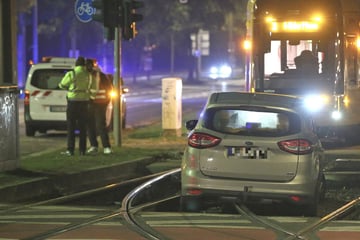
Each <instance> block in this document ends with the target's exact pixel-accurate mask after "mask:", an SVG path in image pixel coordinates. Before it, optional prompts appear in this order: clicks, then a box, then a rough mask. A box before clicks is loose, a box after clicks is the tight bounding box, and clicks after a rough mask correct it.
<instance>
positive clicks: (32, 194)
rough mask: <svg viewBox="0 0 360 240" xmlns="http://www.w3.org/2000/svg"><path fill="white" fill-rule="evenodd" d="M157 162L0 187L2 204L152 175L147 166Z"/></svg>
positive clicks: (147, 160) (150, 160)
mask: <svg viewBox="0 0 360 240" xmlns="http://www.w3.org/2000/svg"><path fill="white" fill-rule="evenodd" d="M155 162H156V159H154V158H144V159H138V160H132V161H129V162H125V163H120V164H116V165H112V166H106V167H101V168H97V169H91V170H88V171H84V172H80V173H73V174H66V175H62V176H48V177H39V178H37V179H35V180H32V181H28V182H24V183H21V184H18V185H14V186H7V187H4V188H0V195H1V200H0V202H3V203H19V202H26V201H34V200H35V201H36V200H39V201H40V200H41V199H46V198H49V197H51V198H52V197H60V196H64V195H68V194H71V193H75V192H80V191H85V190H88V189H91V188H96V187H101V186H104V185H107V184H109V183H114V182H119V181H122V180H128V179H131V178H136V177H141V176H144V175H146V174H149V170H148V169H147V166H148V165H150V164H152V163H155Z"/></svg>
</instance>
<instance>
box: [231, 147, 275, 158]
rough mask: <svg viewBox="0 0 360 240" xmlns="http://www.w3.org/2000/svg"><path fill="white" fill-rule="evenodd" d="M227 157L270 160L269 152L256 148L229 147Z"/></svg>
mask: <svg viewBox="0 0 360 240" xmlns="http://www.w3.org/2000/svg"><path fill="white" fill-rule="evenodd" d="M227 155H228V156H229V157H232V156H234V157H235V156H236V157H243V158H249V159H266V158H268V154H267V150H265V149H261V148H254V147H228V148H227Z"/></svg>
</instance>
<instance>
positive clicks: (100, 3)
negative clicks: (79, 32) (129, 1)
mask: <svg viewBox="0 0 360 240" xmlns="http://www.w3.org/2000/svg"><path fill="white" fill-rule="evenodd" d="M92 7H93V8H94V9H95V11H94V14H93V15H92V18H93V20H94V21H98V22H102V23H103V24H104V27H107V28H115V27H118V26H120V23H121V20H122V18H121V14H122V12H123V11H122V7H123V6H122V1H121V0H93V2H92Z"/></svg>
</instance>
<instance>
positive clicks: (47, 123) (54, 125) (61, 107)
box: [24, 57, 126, 136]
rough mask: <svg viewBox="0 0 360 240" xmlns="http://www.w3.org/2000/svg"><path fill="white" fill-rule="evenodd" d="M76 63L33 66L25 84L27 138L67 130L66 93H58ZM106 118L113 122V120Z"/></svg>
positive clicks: (47, 62) (60, 60)
mask: <svg viewBox="0 0 360 240" xmlns="http://www.w3.org/2000/svg"><path fill="white" fill-rule="evenodd" d="M75 61H76V59H75V58H59V57H45V58H43V59H42V62H40V63H38V64H34V65H32V66H31V68H30V70H29V74H28V76H27V80H26V84H25V98H24V119H25V131H26V136H34V135H35V133H36V131H39V132H40V133H46V131H48V130H66V128H67V127H66V106H67V102H66V94H67V91H66V90H62V89H59V87H58V84H59V82H60V81H61V79H62V78H63V77H64V75H65V74H66V73H67V72H68V71H70V70H72V69H74V67H75ZM122 101H123V111H122V113H123V114H122V115H123V119H122V120H123V124H122V125H123V127H124V126H125V116H126V105H125V97H124V95H123V94H122ZM109 108H112V104H109ZM111 113H112V111H111ZM111 115H112V114H111ZM107 118H108V119H111V116H110V117H109V116H107ZM107 122H108V123H110V122H111V120H108V121H107ZM109 127H110V128H111V126H109Z"/></svg>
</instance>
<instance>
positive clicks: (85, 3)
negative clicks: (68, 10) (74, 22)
mask: <svg viewBox="0 0 360 240" xmlns="http://www.w3.org/2000/svg"><path fill="white" fill-rule="evenodd" d="M92 2H93V0H76V2H75V9H74V10H75V15H76V17H77V19H78V20H79V21H80V22H83V23H87V22H90V21H91V20H92V15H93V14H94V13H95V11H96V9H95V8H93V7H92Z"/></svg>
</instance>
